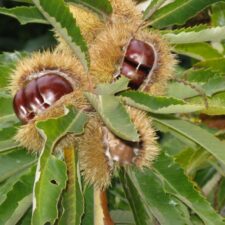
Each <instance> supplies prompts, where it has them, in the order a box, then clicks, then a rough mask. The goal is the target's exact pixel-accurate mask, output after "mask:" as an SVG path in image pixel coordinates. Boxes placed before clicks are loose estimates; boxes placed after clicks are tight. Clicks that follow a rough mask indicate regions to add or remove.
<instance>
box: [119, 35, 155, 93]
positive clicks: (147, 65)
mask: <svg viewBox="0 0 225 225" xmlns="http://www.w3.org/2000/svg"><path fill="white" fill-rule="evenodd" d="M154 62H155V52H154V49H153V47H152V46H151V45H149V44H147V43H145V42H143V41H140V40H137V39H131V41H130V43H129V44H128V47H127V49H126V52H125V55H124V59H123V62H122V65H121V69H120V74H122V75H123V76H125V77H127V78H129V79H130V83H129V86H130V87H131V88H133V89H138V88H139V87H140V86H141V85H142V83H143V81H144V80H145V79H146V78H147V76H148V75H149V73H150V71H151V69H152V67H153V65H154Z"/></svg>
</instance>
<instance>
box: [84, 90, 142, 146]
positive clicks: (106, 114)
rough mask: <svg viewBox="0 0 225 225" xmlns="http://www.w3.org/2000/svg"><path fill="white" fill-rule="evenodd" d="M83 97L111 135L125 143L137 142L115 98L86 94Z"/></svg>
mask: <svg viewBox="0 0 225 225" xmlns="http://www.w3.org/2000/svg"><path fill="white" fill-rule="evenodd" d="M85 96H86V97H87V99H88V101H89V102H90V103H91V104H92V106H93V107H94V108H95V110H96V111H97V112H98V113H99V115H100V116H101V118H102V120H103V121H104V123H105V124H106V126H107V127H108V128H109V129H110V130H111V131H112V132H113V133H115V134H116V135H117V136H119V137H121V138H122V139H124V140H127V141H133V142H136V141H138V140H139V135H138V133H137V130H136V129H135V127H134V124H133V123H132V122H131V119H130V116H129V114H128V113H127V111H126V109H125V108H124V106H123V105H122V104H121V103H120V101H119V100H118V99H117V98H116V97H115V96H110V95H94V94H91V93H87V92H86V93H85Z"/></svg>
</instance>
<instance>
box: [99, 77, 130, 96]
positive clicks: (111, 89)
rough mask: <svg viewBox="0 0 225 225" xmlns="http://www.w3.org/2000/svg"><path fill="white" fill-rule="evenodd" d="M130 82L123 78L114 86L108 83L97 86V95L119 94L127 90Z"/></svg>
mask: <svg viewBox="0 0 225 225" xmlns="http://www.w3.org/2000/svg"><path fill="white" fill-rule="evenodd" d="M129 82H130V80H129V79H128V78H126V77H124V76H123V77H121V78H120V79H119V80H117V81H116V82H114V83H112V84H108V83H106V84H99V85H97V88H96V90H95V93H96V94H98V95H114V94H117V93H118V92H121V91H125V90H127V89H128V83H129Z"/></svg>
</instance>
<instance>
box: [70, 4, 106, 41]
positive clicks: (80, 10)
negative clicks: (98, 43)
mask: <svg viewBox="0 0 225 225" xmlns="http://www.w3.org/2000/svg"><path fill="white" fill-rule="evenodd" d="M69 8H70V11H71V12H72V14H73V16H74V18H75V19H76V22H77V25H78V26H79V27H80V29H81V33H82V35H83V36H84V38H85V39H86V40H87V42H91V41H93V40H94V38H95V36H96V34H97V33H98V32H99V31H100V30H101V29H103V28H104V22H103V21H102V20H101V18H100V17H99V16H98V15H97V14H96V13H94V12H93V11H90V10H88V9H86V8H84V7H82V6H79V5H75V4H72V3H71V4H70V6H69Z"/></svg>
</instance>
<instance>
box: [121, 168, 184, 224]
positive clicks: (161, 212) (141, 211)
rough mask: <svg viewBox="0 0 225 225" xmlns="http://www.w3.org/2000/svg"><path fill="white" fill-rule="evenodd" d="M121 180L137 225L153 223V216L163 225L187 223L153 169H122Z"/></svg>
mask: <svg viewBox="0 0 225 225" xmlns="http://www.w3.org/2000/svg"><path fill="white" fill-rule="evenodd" d="M120 180H121V182H122V185H123V188H124V191H125V194H126V197H127V199H128V201H129V204H130V206H131V208H132V211H133V214H134V218H135V221H136V224H137V225H148V224H152V222H153V221H154V220H153V216H154V217H155V218H156V219H157V221H159V223H160V224H162V225H174V224H180V225H182V224H183V225H185V224H187V223H186V222H185V220H184V218H183V215H182V211H180V210H179V207H176V204H177V203H176V201H175V200H174V199H172V197H171V196H170V195H168V194H167V193H166V192H165V191H164V189H163V187H162V185H161V182H160V180H159V179H158V178H157V177H156V176H155V175H154V174H153V173H152V172H151V171H149V170H147V169H146V170H144V171H140V170H138V169H136V168H133V169H130V170H127V171H126V172H125V170H121V171H120ZM172 202H173V203H174V204H172ZM177 205H178V204H177Z"/></svg>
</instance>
